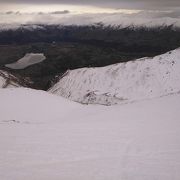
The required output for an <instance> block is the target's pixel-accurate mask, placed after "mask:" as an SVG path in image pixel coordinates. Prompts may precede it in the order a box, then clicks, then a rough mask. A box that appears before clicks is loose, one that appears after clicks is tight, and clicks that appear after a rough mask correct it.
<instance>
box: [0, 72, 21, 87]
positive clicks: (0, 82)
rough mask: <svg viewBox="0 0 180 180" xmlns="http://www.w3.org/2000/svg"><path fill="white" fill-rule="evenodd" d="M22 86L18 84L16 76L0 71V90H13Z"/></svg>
mask: <svg viewBox="0 0 180 180" xmlns="http://www.w3.org/2000/svg"><path fill="white" fill-rule="evenodd" d="M20 86H21V85H20V84H19V83H18V79H17V78H16V77H15V76H13V75H11V74H9V73H7V72H5V71H2V70H0V88H11V87H20Z"/></svg>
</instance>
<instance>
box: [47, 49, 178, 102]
mask: <svg viewBox="0 0 180 180" xmlns="http://www.w3.org/2000/svg"><path fill="white" fill-rule="evenodd" d="M179 91H180V49H176V50H174V51H171V52H168V53H166V54H163V55H160V56H156V57H154V58H142V59H138V60H136V61H130V62H127V63H119V64H115V65H110V66H106V67H101V68H83V69H77V70H72V71H68V72H66V74H64V76H63V77H61V79H60V80H59V82H58V83H57V84H55V85H54V86H53V87H52V88H51V89H50V90H49V92H51V93H53V94H57V95H60V96H63V97H66V98H69V99H71V100H73V101H77V102H80V103H85V104H103V105H113V104H118V103H127V102H132V101H136V100H142V99H149V98H155V97H160V96H165V95H168V94H172V93H177V92H179Z"/></svg>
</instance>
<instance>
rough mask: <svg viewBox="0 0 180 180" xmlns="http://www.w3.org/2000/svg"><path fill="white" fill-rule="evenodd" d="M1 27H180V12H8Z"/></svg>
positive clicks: (1, 20)
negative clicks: (33, 25)
mask: <svg viewBox="0 0 180 180" xmlns="http://www.w3.org/2000/svg"><path fill="white" fill-rule="evenodd" d="M0 16H1V19H0V26H1V27H0V28H1V29H3V28H4V29H6V28H9V27H10V28H13V27H14V28H16V27H18V26H19V25H20V24H62V25H72V24H74V25H89V24H95V23H98V22H102V23H104V24H106V25H121V26H123V27H126V26H130V25H134V26H142V25H143V26H148V27H151V26H158V25H171V24H174V25H175V26H178V27H180V13H179V12H178V11H174V12H164V11H141V12H138V13H134V14H125V13H99V14H73V13H71V12H70V11H68V10H64V11H55V12H49V13H41V12H39V13H20V12H7V13H1V14H0Z"/></svg>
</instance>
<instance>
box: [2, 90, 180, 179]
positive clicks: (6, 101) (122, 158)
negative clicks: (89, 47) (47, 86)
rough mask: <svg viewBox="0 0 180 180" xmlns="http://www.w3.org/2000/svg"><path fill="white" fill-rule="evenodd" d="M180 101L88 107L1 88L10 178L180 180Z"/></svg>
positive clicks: (5, 160)
mask: <svg viewBox="0 0 180 180" xmlns="http://www.w3.org/2000/svg"><path fill="white" fill-rule="evenodd" d="M179 107H180V95H179V94H176V95H171V96H167V97H163V98H159V99H153V100H149V101H143V102H136V103H132V104H125V105H117V106H111V107H106V106H98V105H96V106H94V105H89V106H83V105H80V104H78V103H74V102H71V101H68V100H66V99H63V98H61V97H57V96H54V95H51V94H49V93H47V92H43V91H36V90H32V89H22V88H12V89H1V90H0V146H1V148H0V162H1V163H0V178H1V179H3V180H12V179H13V180H24V179H26V180H35V179H37V180H49V179H53V180H60V179H62V180H92V179H93V180H109V179H113V180H121V179H123V180H132V179H133V180H152V179H156V180H172V179H173V180H179V177H180V171H179V169H180V131H179V127H180V121H179V118H180V111H179Z"/></svg>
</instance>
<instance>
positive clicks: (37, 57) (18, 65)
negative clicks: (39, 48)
mask: <svg viewBox="0 0 180 180" xmlns="http://www.w3.org/2000/svg"><path fill="white" fill-rule="evenodd" d="M45 59H46V57H45V56H44V54H34V53H28V54H26V55H25V56H24V57H23V58H21V59H20V60H18V61H17V62H15V63H12V64H6V65H5V66H6V67H8V68H11V69H24V68H26V67H28V66H31V65H33V64H37V63H40V62H42V61H44V60H45Z"/></svg>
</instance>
